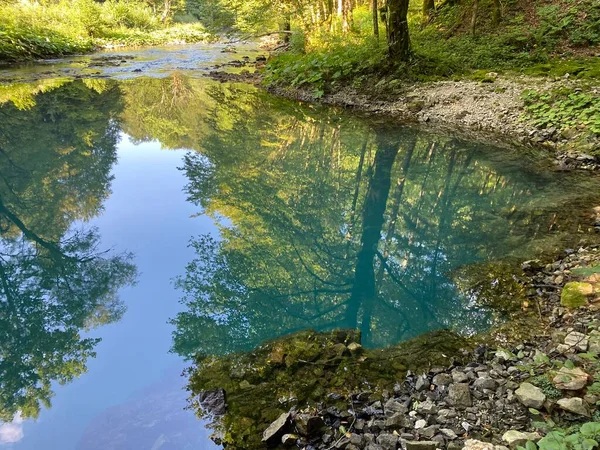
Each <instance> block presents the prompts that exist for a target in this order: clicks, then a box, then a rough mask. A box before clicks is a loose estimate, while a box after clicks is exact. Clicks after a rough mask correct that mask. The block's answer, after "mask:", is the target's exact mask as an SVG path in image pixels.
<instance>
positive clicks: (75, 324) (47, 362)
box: [0, 73, 600, 450]
mask: <svg viewBox="0 0 600 450" xmlns="http://www.w3.org/2000/svg"><path fill="white" fill-rule="evenodd" d="M0 102H2V103H0V118H1V119H2V120H1V121H0V200H1V202H0V231H1V239H0V242H1V250H0V253H1V255H0V256H1V257H0V291H1V293H2V297H1V299H0V335H1V336H2V338H1V339H0V412H1V418H2V419H3V420H4V423H3V424H2V425H0V443H1V444H2V445H3V446H5V447H6V448H14V449H39V448H50V449H61V450H62V449H132V448H136V449H152V450H157V449H163V450H164V449H186V448H207V449H208V448H212V447H213V446H212V444H211V443H210V442H209V440H208V438H207V434H208V432H207V431H206V430H205V429H204V427H203V424H202V422H200V421H198V419H196V418H195V417H194V415H193V413H192V412H191V411H187V410H184V409H183V408H184V406H185V405H186V400H185V398H186V393H185V391H183V389H182V387H183V386H184V384H185V379H184V378H182V377H180V372H181V370H182V369H183V368H184V367H185V365H186V362H185V360H186V358H189V357H191V356H192V355H194V354H197V353H205V354H206V353H208V354H223V353H228V352H233V351H242V350H247V349H250V348H252V347H254V346H256V345H258V344H260V343H261V342H263V341H264V340H267V339H272V338H276V337H278V336H282V335H285V334H288V333H291V332H294V331H297V330H303V329H306V328H315V329H320V330H325V329H331V328H337V327H343V328H359V329H360V330H361V331H362V334H363V342H364V344H365V345H366V346H370V347H382V346H386V345H390V344H394V343H397V342H399V341H401V340H405V339H409V338H411V337H414V336H417V335H419V334H421V333H423V332H426V331H429V330H433V329H438V328H446V327H450V328H453V329H456V330H457V331H459V332H462V333H466V334H470V333H474V332H476V331H478V330H482V329H485V328H486V327H488V326H489V325H490V324H491V323H493V322H494V321H496V320H501V319H502V317H501V316H500V315H499V314H498V313H497V312H494V311H491V310H490V309H488V308H486V307H484V306H483V305H482V304H481V302H480V301H479V299H478V297H477V295H474V294H473V291H470V290H468V289H461V287H462V286H461V285H460V283H458V281H457V277H456V276H455V274H456V270H458V269H460V268H463V267H464V266H465V265H468V264H474V263H482V262H487V261H496V260H507V259H511V258H514V259H515V260H518V259H521V260H522V259H527V258H530V257H532V256H535V255H536V254H537V253H539V252H540V251H553V250H556V249H560V248H562V247H564V246H565V245H576V244H577V243H578V241H579V239H580V238H581V236H583V233H584V232H587V231H589V230H591V228H592V219H591V216H590V212H591V208H592V206H595V205H597V204H598V200H599V198H598V197H600V195H599V194H598V192H599V190H598V189H597V188H598V180H597V179H596V178H593V177H591V176H590V175H589V174H578V173H563V172H556V171H553V170H551V165H550V163H547V162H540V158H541V157H540V155H539V154H531V153H527V154H525V153H523V152H522V151H519V152H517V151H514V150H510V149H505V148H500V147H495V146H491V145H483V144H477V143H472V142H468V141H464V140H462V139H460V138H458V137H456V136H452V135H447V134H436V133H433V132H431V131H425V130H421V129H417V128H410V127H403V126H400V125H398V124H390V123H386V122H385V121H381V120H373V119H369V118H360V117H355V116H352V115H348V114H344V113H342V112H341V111H337V110H333V109H322V108H315V107H310V106H306V105H302V104H298V103H295V102H287V101H282V100H278V99H275V98H273V97H271V96H269V95H267V94H265V93H262V92H260V91H257V90H255V89H254V88H251V87H248V86H244V85H235V84H219V83H215V82H211V81H209V80H206V79H202V78H189V77H187V76H185V75H184V74H182V73H173V74H171V76H168V77H164V78H161V79H158V78H145V77H142V78H137V79H135V80H121V81H117V80H111V79H102V80H99V79H88V80H77V81H70V80H64V79H62V80H61V79H54V80H44V81H41V82H36V83H33V84H21V85H12V86H3V87H2V90H0ZM457 283H458V284H457Z"/></svg>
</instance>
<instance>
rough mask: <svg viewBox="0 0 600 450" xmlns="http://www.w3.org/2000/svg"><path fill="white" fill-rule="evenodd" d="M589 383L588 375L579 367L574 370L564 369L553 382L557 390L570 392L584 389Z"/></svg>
mask: <svg viewBox="0 0 600 450" xmlns="http://www.w3.org/2000/svg"><path fill="white" fill-rule="evenodd" d="M587 382H588V374H587V373H585V372H584V371H583V370H581V369H580V368H579V367H575V368H573V369H569V368H567V367H562V368H561V369H560V370H559V371H558V373H557V374H556V376H555V377H554V379H553V380H552V384H554V386H555V387H556V388H557V389H564V390H568V391H578V390H580V389H583V388H584V387H585V385H586V384H587Z"/></svg>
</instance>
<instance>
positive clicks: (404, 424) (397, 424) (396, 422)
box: [385, 412, 412, 428]
mask: <svg viewBox="0 0 600 450" xmlns="http://www.w3.org/2000/svg"><path fill="white" fill-rule="evenodd" d="M410 426H412V423H411V421H410V419H409V418H408V416H407V415H406V414H404V413H401V412H398V413H396V414H394V415H393V416H391V417H388V418H387V419H385V427H386V428H408V427H410Z"/></svg>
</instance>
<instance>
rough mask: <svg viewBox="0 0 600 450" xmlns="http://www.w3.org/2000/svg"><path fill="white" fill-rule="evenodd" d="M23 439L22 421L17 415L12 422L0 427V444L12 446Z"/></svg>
mask: <svg viewBox="0 0 600 450" xmlns="http://www.w3.org/2000/svg"><path fill="white" fill-rule="evenodd" d="M21 439H23V419H22V418H21V415H20V414H17V415H16V416H15V418H14V419H13V421H12V422H8V423H3V424H1V425H0V444H14V443H15V442H19V441H20V440H21Z"/></svg>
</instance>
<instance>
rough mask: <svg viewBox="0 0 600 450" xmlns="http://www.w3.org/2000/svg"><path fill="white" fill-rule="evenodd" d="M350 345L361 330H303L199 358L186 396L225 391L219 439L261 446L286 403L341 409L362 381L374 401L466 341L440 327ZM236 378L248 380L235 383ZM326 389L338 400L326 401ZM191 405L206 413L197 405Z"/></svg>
mask: <svg viewBox="0 0 600 450" xmlns="http://www.w3.org/2000/svg"><path fill="white" fill-rule="evenodd" d="M352 342H356V343H360V333H358V332H356V331H353V330H336V331H332V332H328V333H317V332H314V331H305V332H301V333H297V334H294V335H291V336H286V337H283V338H280V339H277V340H274V341H271V342H268V343H266V344H264V345H261V346H260V347H258V348H257V349H255V350H253V351H251V352H248V353H240V354H235V355H228V356H224V357H219V358H217V357H210V358H204V359H202V360H199V361H198V362H197V363H196V367H194V368H193V369H192V370H190V382H189V388H190V391H191V392H192V399H194V398H196V397H195V396H196V395H197V394H198V393H200V392H202V391H204V390H209V389H214V388H223V389H225V392H226V396H227V405H228V411H227V414H226V415H225V416H224V417H223V418H222V420H220V421H219V423H216V424H215V425H214V427H215V428H217V429H218V430H219V431H221V432H222V434H223V435H224V436H225V439H226V441H227V442H228V448H232V449H236V448H239V449H242V448H243V449H247V448H261V444H260V439H261V436H262V432H263V430H264V429H266V428H267V426H268V425H269V424H270V423H271V422H272V421H273V420H275V419H276V418H277V417H278V416H279V415H280V414H281V413H282V412H285V411H287V410H289V409H290V408H291V407H292V406H297V407H300V408H303V407H306V406H311V405H316V404H317V403H323V402H325V403H326V404H327V406H336V407H338V408H340V409H346V408H348V406H349V403H348V401H346V400H345V398H347V397H348V395H349V394H350V393H352V392H356V391H359V390H364V389H365V386H367V387H368V389H369V390H370V391H372V392H373V394H372V395H373V398H379V396H381V393H382V391H383V390H385V389H391V388H392V387H393V385H394V384H395V383H396V382H397V381H398V380H401V379H402V378H403V377H404V375H405V373H406V371H407V370H408V369H411V370H427V369H428V368H429V367H431V366H445V365H448V364H450V363H451V361H452V359H453V358H456V357H457V355H458V354H459V350H460V349H462V348H468V347H469V343H468V341H467V340H466V339H464V338H461V337H460V336H458V335H456V334H454V333H452V332H450V331H447V330H440V331H436V332H433V333H428V334H425V335H423V336H420V337H419V338H417V339H414V340H411V341H408V342H404V343H401V344H398V345H395V346H392V347H389V348H386V349H382V350H363V351H362V352H354V353H352V352H350V351H348V345H349V344H351V343H352ZM274 356H276V357H274ZM280 361H285V363H283V362H280ZM243 380H246V381H247V382H246V383H243V385H242V384H241V382H242V381H243ZM330 393H336V394H340V395H341V396H342V399H341V400H333V399H330V398H329V397H328V394H330ZM191 406H192V407H193V408H195V409H196V410H197V412H198V414H199V415H201V416H202V415H204V414H205V412H204V411H203V410H202V408H201V407H200V405H199V404H198V403H197V402H194V401H192V404H191Z"/></svg>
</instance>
